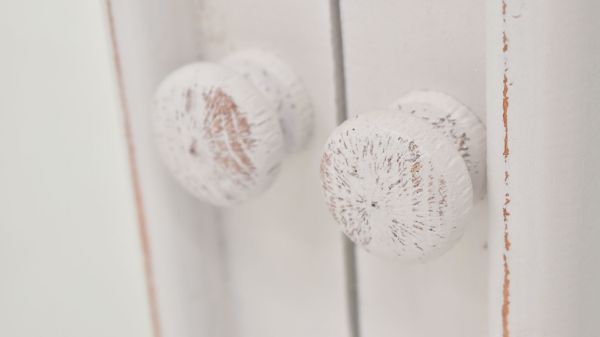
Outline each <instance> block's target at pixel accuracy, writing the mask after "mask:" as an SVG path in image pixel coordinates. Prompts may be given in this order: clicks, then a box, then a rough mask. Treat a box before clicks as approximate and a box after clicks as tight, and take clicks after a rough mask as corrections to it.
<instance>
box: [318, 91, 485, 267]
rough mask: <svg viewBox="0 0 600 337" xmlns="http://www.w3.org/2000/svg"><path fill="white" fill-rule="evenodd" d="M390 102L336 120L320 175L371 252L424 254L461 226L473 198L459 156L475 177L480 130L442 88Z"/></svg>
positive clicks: (342, 217)
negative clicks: (385, 106)
mask: <svg viewBox="0 0 600 337" xmlns="http://www.w3.org/2000/svg"><path fill="white" fill-rule="evenodd" d="M394 107H395V109H389V110H387V111H378V112H372V113H368V114H365V115H362V116H359V117H357V118H353V119H351V120H349V121H346V122H345V123H344V124H342V125H341V126H340V127H338V128H337V129H336V131H335V132H334V133H333V134H332V135H331V137H330V138H329V140H328V142H327V144H326V146H325V151H324V153H323V157H322V161H321V180H322V183H323V189H324V191H325V197H326V201H327V204H328V206H329V209H330V211H331V213H332V215H333V217H334V219H335V220H336V221H337V222H338V223H339V224H340V225H341V226H342V229H343V231H344V233H345V234H346V235H348V236H349V237H350V239H351V240H352V241H354V242H355V243H357V244H358V245H360V246H361V247H363V248H365V249H366V250H367V251H370V252H373V253H375V254H377V255H381V256H386V257H400V258H402V259H404V260H425V259H427V258H430V257H434V256H437V255H439V254H441V253H443V252H445V251H447V250H448V249H449V248H450V247H451V246H452V245H453V244H454V243H455V242H456V241H457V240H458V239H459V238H460V237H461V236H462V233H463V232H464V225H465V222H464V218H465V215H466V214H467V213H468V211H469V210H470V209H471V207H472V204H473V184H472V178H471V176H470V175H469V171H468V166H467V165H466V161H465V159H469V162H470V163H471V165H470V166H471V172H472V173H473V176H474V177H477V178H479V179H480V180H481V177H480V176H481V174H480V173H479V169H480V168H481V167H484V165H483V164H484V151H483V149H484V148H485V131H484V129H483V127H482V125H481V123H480V122H479V121H478V120H477V118H476V117H475V116H474V115H472V113H470V111H468V109H466V108H465V107H464V106H462V105H461V104H459V103H458V102H456V101H455V100H453V99H452V98H450V97H448V96H446V95H444V94H440V93H435V92H413V93H411V94H409V95H407V96H405V97H403V98H401V99H400V100H398V101H397V102H396V103H395V104H394ZM396 110H398V111H396ZM471 140H473V141H471ZM473 154H476V156H472V155H473Z"/></svg>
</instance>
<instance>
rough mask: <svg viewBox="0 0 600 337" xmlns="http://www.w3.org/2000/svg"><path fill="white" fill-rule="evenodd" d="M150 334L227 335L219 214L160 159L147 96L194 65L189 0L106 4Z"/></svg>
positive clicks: (229, 325) (228, 324)
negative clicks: (142, 259)
mask: <svg viewBox="0 0 600 337" xmlns="http://www.w3.org/2000/svg"><path fill="white" fill-rule="evenodd" d="M106 9H107V13H108V21H109V28H110V33H111V37H112V40H113V49H114V58H115V59H114V61H115V65H116V68H117V80H118V82H119V88H120V95H121V102H122V110H123V116H124V123H125V128H126V133H127V139H128V142H129V145H128V150H129V156H130V167H131V170H132V186H133V189H134V193H135V196H136V202H137V210H138V222H139V228H140V238H141V241H142V245H143V250H144V255H145V259H146V264H145V267H146V279H147V284H148V297H149V299H150V314H151V318H152V322H153V329H154V336H155V337H160V336H165V337H170V336H178V337H179V336H181V337H185V336H228V335H229V334H230V333H231V329H232V323H231V322H232V320H231V317H230V315H229V311H228V308H229V307H228V294H229V292H228V291H227V282H226V278H227V274H226V268H227V267H226V263H225V258H224V250H223V245H222V243H223V240H222V228H221V227H220V226H218V225H217V213H216V212H215V211H213V210H212V209H211V208H209V207H208V206H206V205H203V204H202V203H200V202H199V201H197V200H196V199H195V198H193V197H192V196H191V195H188V194H187V193H185V192H184V191H183V190H182V189H181V188H180V187H179V186H178V185H177V184H176V182H175V181H174V179H172V178H171V176H170V175H169V173H168V172H167V171H166V169H165V168H164V167H163V165H162V164H161V162H160V161H159V158H158V153H157V150H156V147H155V143H154V138H153V134H152V125H151V111H152V109H153V106H152V98H153V95H154V91H155V89H156V86H157V85H158V83H159V82H160V80H162V78H163V77H164V76H165V75H166V74H167V73H169V72H170V71H172V70H173V69H175V68H176V67H179V66H180V65H182V64H184V63H187V62H190V61H193V60H196V59H197V55H198V52H197V50H196V49H195V48H196V44H195V37H194V31H195V30H194V19H195V18H194V16H193V13H194V7H193V6H192V4H191V3H190V2H189V1H186V0H176V1H169V2H166V1H150V2H148V1H117V0H108V1H106Z"/></svg>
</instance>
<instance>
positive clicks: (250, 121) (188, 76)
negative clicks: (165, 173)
mask: <svg viewBox="0 0 600 337" xmlns="http://www.w3.org/2000/svg"><path fill="white" fill-rule="evenodd" d="M155 100H156V102H155V105H156V109H155V113H154V118H153V122H154V129H155V135H156V140H157V146H158V149H159V152H160V154H161V157H162V159H163V161H164V163H165V164H166V166H167V168H168V169H169V171H170V172H171V173H172V174H173V176H174V177H175V178H176V180H177V181H178V182H179V183H180V184H181V185H182V186H183V187H184V188H185V189H186V190H188V191H189V192H191V193H192V194H193V195H195V196H196V197H198V198H200V199H203V200H205V201H207V202H209V203H211V204H214V205H217V206H230V205H233V204H237V203H240V202H242V201H244V200H247V199H248V198H250V197H252V196H254V195H256V194H258V193H260V192H262V191H264V190H265V189H266V188H267V187H268V186H269V185H270V184H271V183H272V182H273V180H274V178H275V177H276V175H277V173H278V171H279V167H280V164H281V162H282V160H283V158H284V156H285V154H286V153H291V152H295V151H298V150H300V149H301V148H302V147H303V145H304V144H305V143H306V141H307V140H308V138H309V135H310V130H311V128H312V109H311V106H310V102H309V99H308V95H307V94H306V92H305V90H304V88H303V87H302V84H301V82H300V80H299V79H298V78H297V77H296V76H295V74H294V73H293V72H292V71H291V70H290V69H289V68H288V67H287V66H286V65H285V64H284V63H283V62H281V61H280V60H279V59H278V58H276V57H275V56H273V55H271V54H269V53H266V52H263V51H258V50H251V51H244V52H241V53H237V54H235V55H232V56H230V57H227V58H226V59H224V60H223V61H222V62H221V63H219V64H215V63H208V62H198V63H193V64H189V65H186V66H184V67H182V68H179V69H177V70H175V71H174V72H173V73H171V74H170V75H168V76H167V77H166V78H165V79H164V80H163V81H162V83H161V84H160V86H159V87H158V90H157V92H156V98H155Z"/></svg>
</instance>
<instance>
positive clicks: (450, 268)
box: [341, 0, 488, 337]
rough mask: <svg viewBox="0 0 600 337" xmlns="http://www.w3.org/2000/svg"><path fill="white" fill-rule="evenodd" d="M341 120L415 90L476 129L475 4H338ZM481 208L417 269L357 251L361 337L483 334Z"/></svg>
mask: <svg viewBox="0 0 600 337" xmlns="http://www.w3.org/2000/svg"><path fill="white" fill-rule="evenodd" d="M341 22H342V36H343V45H344V49H343V50H344V60H345V63H344V65H345V67H344V69H345V77H346V88H347V102H348V105H347V106H348V114H349V115H350V116H354V115H357V114H363V113H369V112H370V111H372V110H374V109H377V108H385V107H388V106H389V105H390V104H392V103H393V102H394V101H395V100H396V99H398V98H399V97H401V96H402V95H404V94H406V93H408V92H409V91H412V90H415V89H431V90H436V91H441V92H445V93H447V94H450V95H452V96H453V97H455V98H456V99H458V100H459V101H461V102H462V103H464V104H466V105H467V106H468V107H470V108H471V110H473V112H475V113H476V114H477V115H478V116H479V117H480V118H481V119H482V120H485V102H486V101H485V42H486V40H485V6H484V2H483V1H473V0H460V1H436V0H404V1H379V2H372V1H351V0H342V1H341ZM487 224H488V219H487V209H486V201H485V200H484V201H481V202H479V204H478V205H477V206H476V208H475V209H474V210H473V212H472V214H471V217H470V219H469V224H468V227H467V230H466V233H465V235H464V237H463V238H462V239H461V240H460V242H459V243H458V244H457V245H456V246H455V247H454V248H452V249H451V250H450V251H449V252H448V253H446V254H445V255H443V256H441V257H440V258H438V259H435V260H433V261H431V262H427V263H425V264H421V263H416V264H406V263H401V262H398V261H394V260H382V259H380V258H377V257H374V256H372V255H370V254H368V253H365V252H364V251H362V250H360V249H359V250H358V257H357V273H358V276H357V281H358V289H359V291H358V298H359V309H358V310H359V312H360V325H361V327H360V332H361V334H360V335H361V336H363V337H387V336H390V337H391V336H419V337H430V336H442V335H443V336H455V337H476V336H484V335H486V328H487V324H486V322H487V313H486V310H487V282H488V281H487V271H488V260H487V259H488V257H487V255H488V254H487V243H486V240H487V237H486V235H487V230H488V225H487Z"/></svg>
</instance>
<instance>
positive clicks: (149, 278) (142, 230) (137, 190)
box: [105, 0, 162, 337]
mask: <svg viewBox="0 0 600 337" xmlns="http://www.w3.org/2000/svg"><path fill="white" fill-rule="evenodd" d="M105 7H106V13H107V17H108V28H109V33H110V41H111V47H112V53H113V63H114V67H115V72H116V80H117V88H118V91H119V100H120V104H121V111H122V113H123V127H124V131H125V139H126V143H127V154H128V160H129V169H130V174H131V184H132V189H133V194H134V199H135V208H136V214H137V219H138V229H139V235H140V243H141V245H142V253H143V257H144V272H145V275H146V287H147V292H148V302H149V305H150V308H149V310H150V320H151V322H152V331H153V335H154V337H161V335H162V334H161V327H160V317H159V314H158V303H157V300H156V291H155V284H154V272H153V269H152V252H151V250H150V244H149V239H148V230H147V226H146V216H145V214H144V201H143V198H142V193H141V187H140V179H139V175H138V167H137V160H136V154H135V145H134V143H133V136H132V132H131V114H130V110H129V104H128V102H127V93H126V92H125V85H124V82H123V71H122V65H121V58H120V55H119V44H118V41H117V36H116V30H115V19H114V15H113V8H112V1H111V0H106V2H105Z"/></svg>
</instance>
